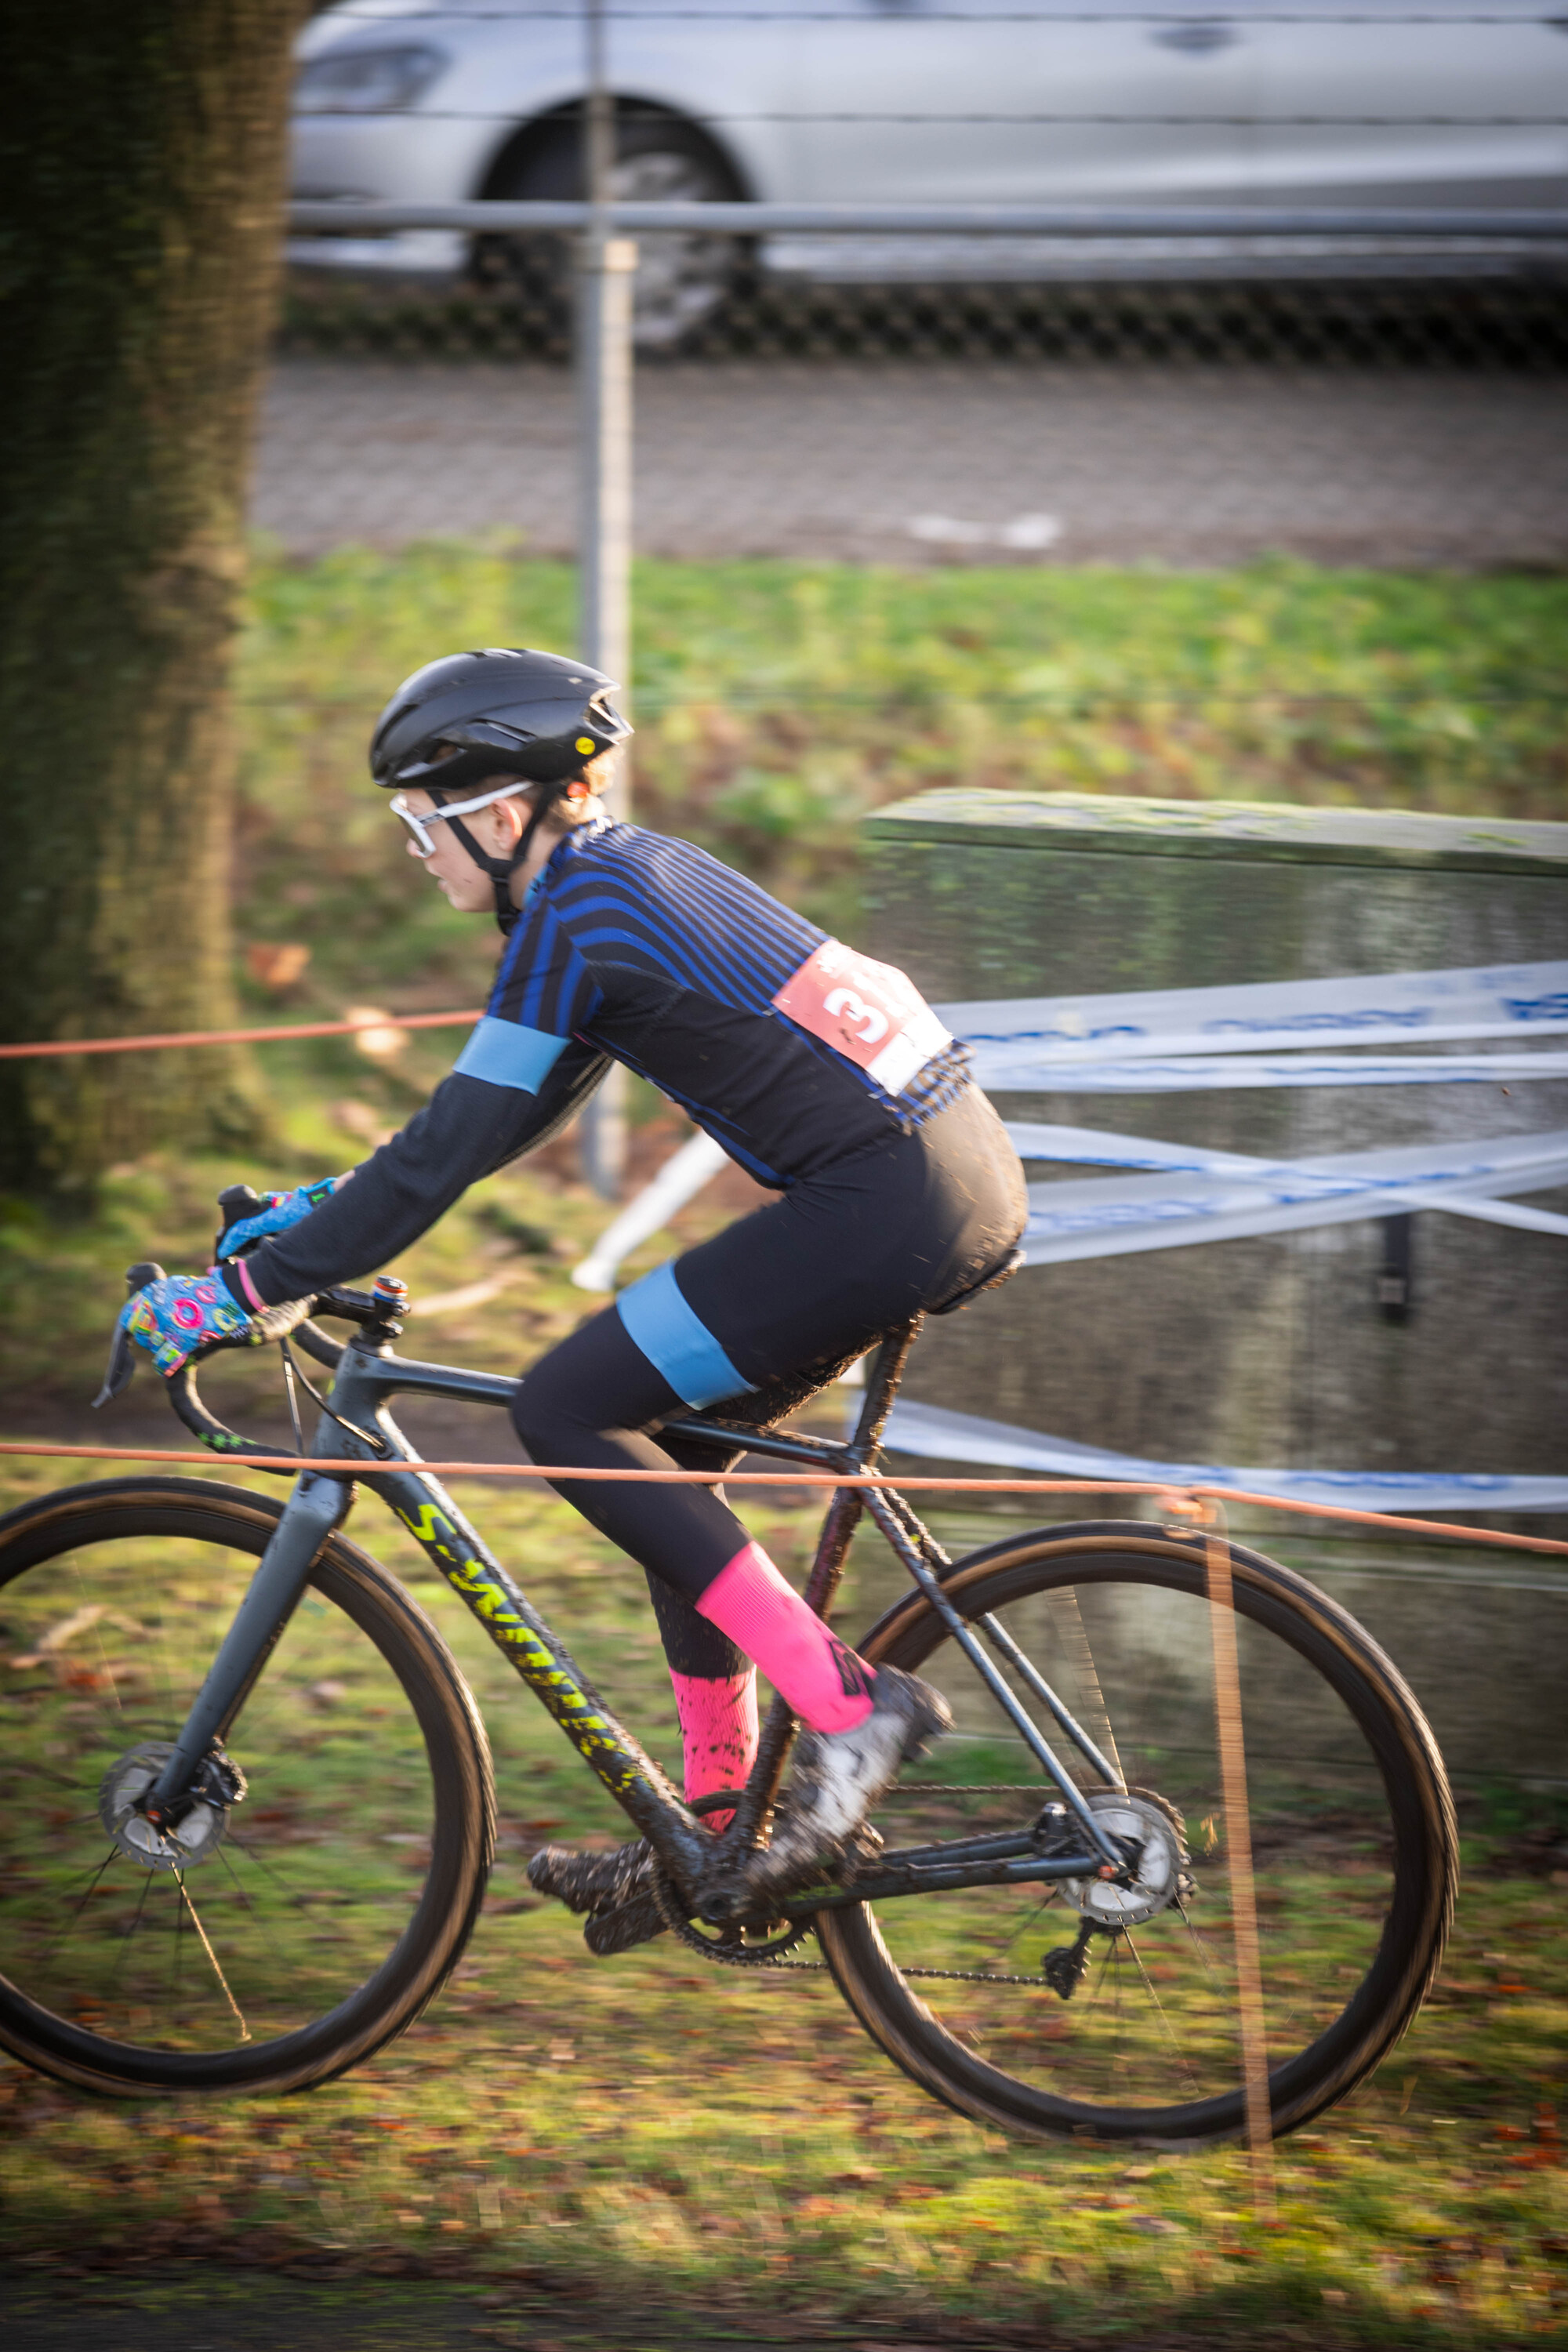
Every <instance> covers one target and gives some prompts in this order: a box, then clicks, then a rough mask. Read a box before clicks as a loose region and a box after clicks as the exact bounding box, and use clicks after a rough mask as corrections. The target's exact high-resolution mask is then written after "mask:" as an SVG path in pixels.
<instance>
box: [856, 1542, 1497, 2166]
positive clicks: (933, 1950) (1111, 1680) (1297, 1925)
mask: <svg viewBox="0 0 1568 2352" xmlns="http://www.w3.org/2000/svg"><path fill="white" fill-rule="evenodd" d="M1230 1559H1231V1575H1232V1582H1233V1591H1234V1594H1235V1609H1236V1616H1237V1637H1238V1650H1239V1663H1240V1680H1241V1691H1242V1701H1243V1727H1244V1734H1245V1741H1246V1753H1247V1777H1248V1783H1249V1811H1250V1824H1251V1827H1250V1834H1251V1843H1252V1850H1253V1856H1254V1864H1255V1871H1256V1895H1257V1912H1258V1933H1259V1943H1260V1951H1261V1968H1262V1981H1263V1997H1264V2018H1265V2031H1266V2034H1267V2039H1268V2065H1269V2087H1270V2098H1271V2105H1272V2115H1273V2125H1274V2129H1275V2131H1276V2132H1277V2133H1279V2132H1284V2131H1289V2130H1291V2129H1293V2128H1295V2127H1296V2126H1300V2125H1301V2124H1303V2123H1305V2122H1307V2121H1308V2119H1309V2118H1310V2116H1315V2115H1317V2114H1319V2113H1320V2112H1321V2110H1322V2109H1323V2108H1324V2107H1326V2106H1328V2105H1331V2103H1332V2102H1333V2101H1335V2100H1336V2099H1340V2098H1342V2097H1343V2096H1344V2095H1345V2094H1346V2093H1347V2092H1348V2091H1350V2090H1351V2089H1352V2088H1353V2087H1354V2085H1355V2084H1357V2083H1359V2082H1360V2081H1362V2080H1363V2077H1364V2076H1365V2075H1366V2074H1369V2073H1370V2072H1371V2070H1372V2069H1373V2067H1374V2066H1375V2065H1376V2064H1377V2063H1378V2061H1379V2060H1380V2059H1381V2058H1382V2057H1383V2056H1384V2053H1386V2052H1387V2051H1388V2050H1389V2049H1390V2048H1391V2047H1392V2046H1393V2044H1394V2042H1395V2041H1396V2040H1397V2039H1398V2037H1399V2035H1400V2034H1401V2033H1402V2032H1404V2030H1405V2027H1406V2026H1407V2025H1408V2023H1409V2022H1410V2021H1411V2019H1412V2018H1413V2017H1414V2016H1415V2011H1416V2010H1417V2009H1418V2008H1419V2006H1420V2004H1421V2001H1422V2000H1423V1998H1424V1996H1425V1994H1426V1990H1427V1988H1428V1986H1429V1985H1430V1984H1431V1982H1432V1979H1433V1978H1434V1976H1435V1974H1436V1969H1437V1966H1438V1963H1439V1961H1440V1959H1441V1957H1442V1951H1443V1945H1444V1939H1445V1937H1446V1934H1447V1927H1448V1922H1449V1919H1450V1916H1451V1914H1452V1908H1453V1901H1454V1894H1455V1888H1456V1885H1457V1878H1458V1864H1457V1844H1456V1836H1455V1827H1454V1817H1453V1809H1452V1804H1451V1801H1450V1799H1449V1795H1448V1790H1447V1781H1446V1779H1445V1776H1444V1772H1443V1767H1442V1762H1441V1759H1440V1758H1439V1756H1438V1753H1437V1749H1436V1744H1435V1743H1434V1741H1433V1738H1432V1735H1431V1733H1430V1731H1429V1730H1428V1728H1427V1727H1426V1721H1425V1719H1424V1717H1423V1716H1422V1714H1421V1710H1420V1708H1419V1706H1417V1705H1416V1702H1415V1698H1414V1696H1412V1694H1411V1693H1410V1691H1409V1689H1408V1688H1407V1687H1406V1685H1405V1683H1404V1681H1403V1680H1402V1679H1401V1677H1400V1675H1398V1673H1397V1672H1396V1670H1395V1669H1394V1666H1393V1665H1392V1664H1391V1663H1390V1662H1389V1660H1388V1659H1387V1658H1386V1657H1384V1654H1383V1653H1382V1652H1381V1650H1379V1649H1378V1647H1377V1645H1376V1644H1375V1643H1373V1641H1372V1640H1371V1639H1370V1638H1369V1636H1368V1635H1367V1634H1366V1633H1364V1632H1363V1630H1362V1628H1361V1627H1360V1626H1359V1625H1357V1624H1356V1623H1355V1622H1354V1620H1353V1619H1352V1618H1351V1617H1350V1616H1348V1615H1347V1614H1346V1612H1344V1611H1343V1610H1342V1609H1341V1608H1340V1607H1339V1606H1338V1605H1337V1604H1336V1603H1335V1602H1334V1601H1331V1600H1330V1599H1329V1598H1328V1597H1327V1596H1326V1595H1325V1594H1323V1593H1321V1592H1320V1591H1317V1590H1316V1589H1315V1588H1314V1587H1313V1586H1312V1585H1310V1584H1309V1583H1308V1582H1307V1581H1306V1580H1305V1579H1304V1578H1302V1577H1300V1576H1298V1575H1296V1574H1295V1573H1294V1571H1293V1570H1289V1569H1287V1568H1283V1567H1281V1566H1279V1564H1278V1563H1277V1562H1275V1561H1273V1560H1269V1559H1264V1558H1263V1557H1262V1556H1261V1555H1260V1554H1258V1553H1256V1552H1251V1551H1247V1550H1245V1549H1242V1548H1241V1547H1240V1546H1237V1545H1233V1546H1231V1547H1230ZM945 1589H946V1591H947V1592H948V1593H949V1594H950V1596H951V1597H952V1600H953V1601H955V1602H956V1603H957V1605H958V1607H959V1608H960V1609H961V1610H962V1612H963V1614H964V1616H965V1617H966V1618H967V1619H969V1620H970V1621H971V1622H975V1621H978V1620H983V1619H984V1618H986V1617H987V1616H989V1617H991V1618H992V1619H994V1621H995V1622H996V1623H997V1624H998V1626H999V1627H1000V1628H1001V1629H1002V1632H1003V1633H1004V1634H1005V1636H1010V1637H1011V1640H1012V1642H1013V1643H1016V1645H1017V1648H1018V1649H1019V1650H1020V1651H1021V1652H1022V1653H1023V1654H1025V1656H1026V1658H1027V1659H1028V1660H1029V1661H1030V1663H1031V1664H1033V1666H1034V1667H1035V1669H1036V1670H1037V1673H1038V1674H1039V1675H1042V1676H1043V1677H1044V1678H1045V1680H1046V1681H1047V1683H1048V1684H1049V1685H1051V1686H1052V1688H1053V1689H1054V1690H1055V1692H1056V1694H1057V1696H1058V1697H1059V1698H1060V1699H1061V1700H1062V1702H1063V1703H1064V1705H1065V1706H1066V1707H1067V1708H1068V1712H1069V1713H1070V1714H1071V1715H1072V1716H1073V1717H1075V1718H1076V1720H1077V1721H1078V1723H1079V1725H1080V1727H1082V1729H1083V1730H1084V1731H1085V1732H1087V1733H1088V1734H1089V1738H1091V1739H1092V1740H1093V1741H1094V1742H1095V1743H1096V1745H1097V1746H1098V1747H1099V1748H1100V1751H1101V1752H1102V1754H1103V1755H1104V1756H1105V1757H1106V1759H1107V1761H1108V1762H1109V1763H1110V1764H1111V1765H1112V1767H1113V1768H1114V1769H1117V1770H1118V1771H1119V1772H1120V1775H1121V1791H1122V1792H1119V1791H1118V1790H1117V1789H1115V1788H1114V1787H1111V1786H1108V1785H1107V1784H1106V1782H1105V1781H1104V1780H1101V1779H1100V1778H1098V1777H1097V1776H1096V1775H1095V1774H1094V1773H1092V1772H1091V1771H1090V1770H1089V1769H1088V1768H1087V1767H1086V1766H1085V1763H1084V1759H1083V1758H1082V1756H1081V1755H1080V1754H1079V1752H1078V1751H1077V1750H1076V1749H1075V1748H1073V1747H1072V1746H1071V1744H1070V1743H1069V1742H1068V1739H1067V1738H1065V1737H1064V1735H1063V1734H1062V1733H1061V1732H1060V1731H1058V1728H1057V1727H1056V1726H1055V1725H1054V1724H1053V1722H1052V1721H1051V1719H1050V1717H1049V1716H1048V1714H1047V1711H1046V1709H1045V1708H1044V1706H1043V1705H1042V1703H1041V1700H1040V1698H1039V1696H1038V1694H1037V1692H1036V1691H1034V1690H1031V1689H1030V1687H1029V1686H1028V1682H1027V1678H1026V1676H1021V1675H1019V1674H1018V1672H1017V1669H1016V1663H1015V1664H1013V1665H1011V1666H1009V1667H1008V1669H1007V1675H1008V1680H1009V1682H1010V1685H1011V1686H1012V1688H1013V1690H1014V1692H1015V1694H1016V1696H1017V1697H1018V1698H1019V1699H1020V1700H1021V1701H1022V1702H1023V1703H1024V1705H1025V1706H1026V1708H1027V1709H1028V1711H1029V1713H1030V1714H1031V1716H1032V1717H1033V1718H1034V1719H1035V1720H1036V1721H1037V1723H1039V1725H1040V1727H1041V1728H1042V1729H1043V1730H1044V1731H1045V1732H1046V1733H1047V1736H1048V1737H1049V1738H1051V1740H1052V1743H1053V1745H1054V1746H1055V1747H1056V1748H1057V1749H1058V1754H1060V1755H1062V1756H1063V1758H1064V1760H1066V1761H1067V1762H1068V1765H1069V1767H1070V1768H1071V1769H1072V1771H1073V1776H1074V1778H1075V1780H1078V1781H1079V1784H1080V1785H1081V1786H1082V1788H1083V1789H1084V1790H1085V1792H1086V1793H1088V1792H1089V1791H1090V1790H1094V1791H1097V1792H1098V1793H1096V1794H1094V1795H1092V1796H1091V1797H1090V1802H1091V1803H1093V1804H1095V1805H1104V1806H1107V1807H1109V1808H1110V1811H1109V1812H1108V1814H1107V1824H1108V1826H1110V1828H1112V1829H1113V1830H1116V1831H1119V1832H1120V1833H1121V1834H1122V1835H1124V1836H1127V1835H1130V1836H1131V1837H1133V1838H1136V1839H1142V1840H1144V1841H1146V1843H1147V1850H1148V1853H1149V1855H1150V1864H1149V1870H1148V1879H1149V1889H1148V1893H1147V1899H1146V1900H1143V1901H1138V1900H1135V1899H1132V1898H1128V1899H1126V1900H1122V1901H1120V1902H1119V1901H1118V1900H1117V1899H1116V1898H1115V1897H1113V1896H1111V1895H1109V1894H1108V1893H1107V1892H1106V1891H1105V1890H1100V1891H1097V1890H1096V1888H1095V1885H1094V1882H1093V1881H1085V1882H1074V1883H1073V1884H1072V1885H1068V1886H1056V1887H1053V1886H1050V1885H1044V1884H1041V1883H1039V1882H1035V1883H1032V1884H1027V1885H1010V1886H984V1887H971V1888H966V1889H962V1890H957V1891H953V1892H946V1893H941V1894H930V1895H918V1896H911V1897H906V1898H904V1899H902V1900H900V1901H896V1902H889V1903H886V1904H883V1905H882V1906H880V1907H879V1911H878V1913H877V1915H876V1916H873V1915H872V1912H871V1910H870V1908H869V1907H868V1906H864V1905H863V1906H859V1907H858V1908H856V1909H847V1910H842V1911H825V1912H822V1913H820V1914H819V1915H818V1918H817V1930H818V1934H819V1937H820V1938H821V1941H822V1944H823V1948H824V1950H825V1952H826V1957H827V1960H828V1965H829V1967H830V1968H831V1969H832V1970H833V1973H834V1976H835V1978H836V1979H837V1983H838V1986H839V1989H840V1990H841V1991H842V1992H843V1993H844V1995H845V1998H846V1999H847V2001H848V2002H849V2004H850V2007H851V2008H852V2009H853V2010H854V2011H855V2013H856V2015H857V2017H858V2019H859V2020H860V2021H861V2023H862V2024H863V2025H864V2026H865V2027H866V2030H867V2031H868V2032H869V2033H870V2034H871V2035H872V2037H873V2038H874V2039H875V2040H876V2041H877V2042H879V2043H880V2044H881V2046H882V2047H883V2049H884V2050H886V2051H887V2052H888V2053H889V2056H890V2057H892V2058H893V2059H894V2060H895V2061H896V2062H897V2063H898V2064H899V2065H900V2066H901V2067H903V2069H904V2070H905V2072H906V2073H908V2074H910V2075H912V2076H913V2078H914V2079H915V2081H916V2082H918V2083H920V2084H921V2085H922V2087H923V2088H925V2089H926V2090H928V2091H930V2092H931V2093H932V2094H934V2095H935V2096H937V2097H938V2098H940V2099H943V2100H945V2101H946V2102H947V2103H948V2104H949V2105H952V2106H955V2107H958V2108H960V2109H962V2110H963V2112H964V2113H965V2114H967V2115H971V2116H977V2117H978V2118H980V2119H981V2120H982V2121H983V2122H985V2123H988V2124H992V2125H994V2126H1000V2127H1001V2128H1002V2129H1004V2130H1006V2131H1009V2132H1013V2133H1018V2134H1023V2135H1026V2136H1028V2137H1037V2136H1044V2135H1048V2134H1054V2133H1081V2134H1086V2135H1088V2136H1089V2137H1094V2138H1099V2139H1106V2140H1136V2141H1147V2142H1154V2143H1160V2144H1164V2145H1181V2146H1187V2147H1192V2146H1197V2145H1201V2144H1203V2143H1205V2142H1208V2141H1212V2140H1216V2139H1223V2138H1226V2137H1234V2136H1236V2135H1237V2134H1239V2133H1240V2132H1241V2131H1242V2130H1243V2129H1244V2128H1245V2123H1246V2116H1245V2097H1244V2091H1243V2087H1242V2066H1241V2051H1240V2037H1239V2024H1238V2019H1239V2004H1238V1995H1237V1964H1236V1958H1235V1952H1236V1944H1235V1937H1234V1932H1233V1930H1234V1920H1233V1915H1232V1873H1231V1866H1230V1855H1229V1853H1228V1852H1227V1850H1226V1833H1225V1826H1224V1824H1225V1815H1224V1811H1223V1806H1222V1798H1221V1782H1220V1769H1219V1760H1218V1752H1217V1741H1216V1736H1215V1702H1214V1680H1213V1664H1212V1659H1213V1648H1212V1633H1213V1627H1212V1619H1211V1612H1210V1605H1209V1601H1208V1590H1207V1577H1206V1559H1205V1548H1204V1545H1203V1543H1202V1542H1201V1540H1200V1541H1197V1542H1194V1541H1192V1540H1190V1539H1187V1540H1184V1539H1183V1538H1181V1537H1179V1536H1173V1535H1170V1534H1167V1533H1166V1532H1165V1531H1163V1530H1162V1529H1161V1528H1155V1527H1152V1526H1148V1525H1145V1524H1143V1523H1131V1524H1114V1523H1112V1524H1108V1525H1106V1524H1101V1525H1093V1526H1087V1527H1079V1528H1060V1529H1042V1530H1037V1531H1035V1532H1032V1533H1030V1534H1028V1535H1024V1536H1018V1537H1016V1538H1012V1539H1010V1540H1008V1541H1006V1542H1004V1543H999V1544H994V1545H992V1546H990V1547H988V1548H987V1549H985V1550H984V1551H981V1552H977V1553H974V1554H973V1555H971V1556H970V1558H968V1559H964V1560H961V1561H960V1562H959V1563H958V1564H957V1565H956V1567H955V1568H954V1569H953V1570H952V1573H951V1575H950V1576H949V1577H948V1579H947V1580H946V1585H945ZM860 1648H861V1652H862V1654H863V1655H864V1656H866V1657H867V1658H868V1659H871V1660H874V1661H876V1662H878V1663H880V1662H882V1661H884V1660H885V1661H887V1662H888V1663H889V1664H894V1665H898V1666H902V1667H906V1668H909V1669H910V1670H913V1671H916V1672H918V1673H920V1674H921V1675H923V1676H925V1677H926V1679H928V1680H929V1681H931V1682H934V1683H935V1684H936V1685H937V1686H938V1687H939V1688H940V1689H941V1690H942V1691H943V1692H944V1693H945V1694H946V1696H947V1697H948V1699H949V1701H950V1703H951V1704H952V1708H953V1713H954V1717H955V1732H954V1736H953V1737H952V1738H950V1739H949V1740H947V1741H946V1742H944V1743H943V1745H942V1748H940V1749H939V1750H938V1751H937V1754H936V1756H935V1757H934V1758H933V1759H931V1761H930V1762H928V1764H926V1765H925V1766H919V1767H915V1768H912V1769H909V1770H907V1771H906V1773H905V1775H904V1778H903V1780H902V1781H901V1782H900V1784H899V1785H898V1786H896V1787H895V1788H894V1790H892V1791H891V1792H890V1794H889V1799H888V1800H887V1801H885V1802H884V1805H883V1807H882V1809H881V1811H879V1814H878V1816H877V1823H878V1827H879V1829H880V1830H881V1832H882V1834H883V1836H884V1838H885V1839H886V1841H887V1843H888V1844H889V1846H910V1845H914V1844H920V1845H924V1844H927V1843H934V1842H935V1841H936V1840H938V1839H942V1840H951V1839H953V1838H958V1837H971V1836H977V1835H982V1834H989V1833H992V1832H999V1831H1002V1830H1008V1829H1011V1830H1019V1829H1025V1828H1027V1826H1028V1825H1029V1823H1030V1822H1032V1821H1035V1820H1037V1819H1038V1818H1039V1816H1040V1815H1041V1813H1042V1811H1043V1809H1044V1808H1045V1806H1046V1805H1047V1802H1049V1801H1051V1800H1052V1799H1053V1798H1054V1797H1055V1796H1056V1795H1057V1791H1056V1790H1055V1788H1054V1786H1053V1785H1052V1784H1051V1783H1050V1782H1049V1781H1048V1780H1047V1779H1046V1777H1045V1776H1044V1774H1043V1773H1042V1772H1041V1770H1040V1768H1039V1767H1038V1765H1037V1763H1036V1761H1035V1759H1034V1757H1033V1755H1032V1753H1031V1751H1030V1750H1029V1749H1028V1748H1026V1746H1025V1744H1024V1743H1023V1741H1022V1740H1021V1739H1020V1738H1018V1737H1017V1735H1016V1732H1015V1731H1014V1729H1013V1727H1012V1725H1011V1723H1010V1722H1009V1720H1008V1718H1007V1717H1006V1716H1005V1714H1004V1713H1003V1711H1002V1709H1001V1708H1000V1707H999V1706H998V1705H997V1703H996V1701H995V1699H994V1696H992V1694H991V1693H990V1692H989V1691H988V1690H987V1689H986V1688H985V1685H984V1683H983V1682H982V1681H981V1679H980V1677H979V1676H978V1675H976V1674H975V1672H974V1669H973V1666H972V1665H971V1664H969V1662H968V1661H967V1659H966V1658H965V1657H964V1655H963V1652H962V1651H961V1650H960V1649H959V1647H958V1645H957V1643H954V1642H953V1641H952V1639H951V1638H950V1637H949V1635H948V1633H947V1632H946V1629H945V1628H944V1627H943V1625H942V1622H941V1620H940V1619H939V1618H938V1616H937V1615H936V1613H935V1612H934V1611H933V1610H932V1609H931V1607H930V1606H929V1604H928V1603H927V1602H926V1601H925V1600H924V1598H923V1596H921V1594H920V1593H918V1592H911V1593H910V1594H909V1595H908V1596H906V1598H905V1599H904V1600H902V1601H900V1602H899V1603H898V1604H897V1605H896V1606H895V1607H894V1608H893V1609H891V1610H889V1612H887V1614H886V1615H885V1616H884V1617H883V1618H882V1619H881V1620H880V1621H879V1622H878V1624H877V1625H876V1626H874V1627H873V1629H872V1631H871V1633H869V1635H868V1637H867V1638H866V1640H865V1641H864V1642H863V1643H861V1644H860ZM1069 1843H1078V1844H1079V1845H1081V1843H1082V1840H1081V1836H1079V1837H1078V1838H1077V1839H1076V1840H1069Z"/></svg>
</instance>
